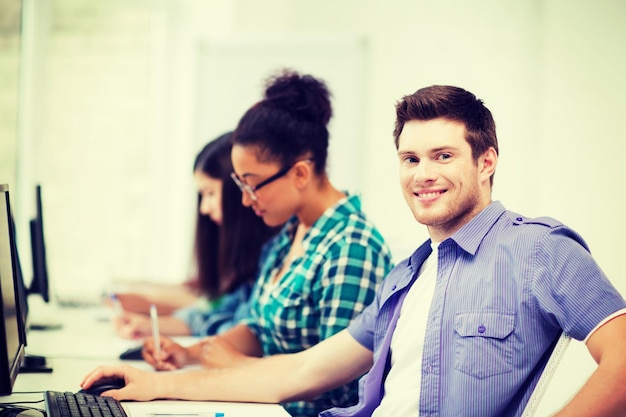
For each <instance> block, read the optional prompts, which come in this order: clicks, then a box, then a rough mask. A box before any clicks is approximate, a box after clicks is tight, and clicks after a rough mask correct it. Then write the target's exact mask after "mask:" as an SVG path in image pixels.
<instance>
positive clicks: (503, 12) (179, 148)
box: [20, 0, 626, 415]
mask: <svg viewBox="0 0 626 417" xmlns="http://www.w3.org/2000/svg"><path fill="white" fill-rule="evenodd" d="M28 1H32V0H28ZM53 3H54V5H55V7H50V8H48V9H47V10H44V11H43V12H42V13H41V16H39V17H38V19H39V22H40V23H42V24H43V26H42V25H40V26H38V27H40V28H41V27H49V34H48V36H47V37H45V38H44V39H41V38H40V43H44V44H45V48H44V47H41V45H39V48H38V49H37V50H38V51H39V53H38V54H36V56H35V58H36V59H35V60H34V61H35V62H31V65H33V68H36V69H33V68H31V72H30V77H31V78H32V80H33V82H36V83H37V85H38V87H39V88H38V89H37V91H36V92H34V93H32V94H36V95H37V98H38V100H37V103H38V104H37V110H36V111H32V114H33V119H32V120H29V121H27V123H30V126H37V129H35V130H36V134H34V133H31V135H30V136H27V137H25V138H24V140H25V141H26V142H27V143H28V144H30V145H28V146H24V149H27V150H31V151H32V152H34V153H36V154H37V155H30V154H29V155H24V160H30V161H39V164H38V165H37V166H26V167H24V166H22V168H21V172H22V174H23V175H22V176H23V178H29V179H28V180H27V181H26V184H22V185H24V187H30V184H31V182H33V181H41V182H43V184H44V189H45V193H46V195H45V199H46V201H45V203H46V207H45V208H44V209H45V210H46V213H45V214H46V227H47V230H46V232H47V238H48V246H49V248H50V250H49V263H50V267H51V270H52V274H51V277H52V279H53V280H54V282H53V286H54V288H55V291H56V292H57V293H58V295H59V296H72V295H76V293H77V291H79V292H80V293H81V296H85V294H86V293H87V294H89V293H91V294H94V295H95V296H97V295H98V294H99V293H100V291H102V290H103V289H106V287H107V285H109V282H110V280H111V279H112V278H113V277H114V276H124V277H152V278H153V279H156V280H162V281H167V280H178V279H182V278H183V277H184V275H185V273H186V268H187V262H188V259H189V250H190V233H191V227H192V222H193V208H194V207H193V203H194V195H193V193H194V191H193V184H192V182H191V173H190V169H191V164H192V161H193V156H194V153H195V151H196V150H197V149H198V148H199V145H198V144H199V143H201V142H203V141H205V140H207V139H208V138H206V137H204V133H205V132H200V131H199V129H198V126H199V123H198V120H197V119H196V117H198V115H197V111H198V109H197V104H198V97H197V96H196V94H197V91H198V86H197V84H196V81H197V80H198V79H200V78H199V74H197V73H196V71H197V69H198V61H197V51H198V48H199V45H200V44H201V43H202V42H206V41H207V40H210V41H211V42H217V43H219V42H224V43H228V42H230V41H232V40H233V39H241V38H247V39H257V38H272V39H285V38H289V39H298V38H306V39H311V38H315V37H316V36H319V37H323V38H324V39H333V37H335V38H336V39H346V38H350V39H354V38H357V39H363V42H364V52H363V61H364V62H363V68H362V80H363V81H362V91H361V92H360V93H361V96H362V97H363V108H362V110H361V111H362V118H361V119H360V121H359V122H358V126H356V127H355V129H357V130H358V131H359V132H360V135H359V146H355V147H354V149H353V152H351V153H350V154H346V155H341V156H340V159H341V158H345V159H346V160H348V159H349V160H357V159H358V161H359V167H358V168H357V169H358V170H359V174H360V175H359V180H358V181H357V182H356V183H355V184H356V185H355V188H356V190H355V191H356V192H360V193H361V194H362V196H363V201H364V205H365V209H366V211H367V212H368V213H369V214H370V216H371V217H372V219H373V220H374V221H375V223H376V224H377V225H378V227H379V228H380V229H381V231H382V232H383V235H384V236H385V237H386V238H387V239H388V241H389V243H390V245H391V246H392V249H393V252H394V254H395V256H396V258H397V259H400V258H402V257H404V256H406V255H408V253H410V251H411V250H412V249H413V248H414V247H415V246H416V245H417V244H418V243H420V242H421V241H422V240H423V239H425V238H426V233H425V231H424V229H423V228H422V227H420V226H419V225H417V224H416V223H415V221H414V220H413V219H412V216H411V215H410V213H409V210H408V209H407V208H406V205H405V203H404V201H403V199H402V197H401V193H400V190H399V187H398V185H397V167H396V159H395V149H394V147H393V140H392V137H391V132H392V129H393V122H394V111H393V106H394V103H395V101H396V100H397V99H398V98H400V97H401V96H402V95H405V94H408V93H412V92H413V91H415V90H416V89H418V88H420V87H422V86H426V85H430V84H435V83H437V84H457V85H459V86H462V87H464V88H467V89H469V90H470V91H473V92H474V93H476V94H477V95H478V96H479V97H480V98H482V99H483V100H484V101H485V103H486V104H487V106H488V107H489V108H490V109H491V110H492V112H493V114H494V116H495V118H496V123H497V127H498V133H499V138H500V147H501V157H500V165H499V167H498V171H497V174H496V179H495V190H494V198H496V199H500V200H502V201H503V203H504V204H505V205H506V206H507V207H508V208H510V209H512V210H515V211H519V212H522V213H524V214H527V215H530V216H536V215H551V216H553V217H557V218H559V219H561V220H563V221H564V222H566V223H567V224H569V225H571V226H573V227H574V228H575V229H577V230H578V231H579V232H581V233H582V234H583V236H584V237H585V238H586V239H587V241H588V243H589V245H590V246H591V250H592V252H593V254H594V255H595V256H596V258H597V259H598V261H599V262H600V264H601V265H602V267H603V268H604V270H605V271H606V273H607V274H608V275H609V277H610V278H611V280H612V281H613V282H614V284H615V285H616V286H617V287H618V288H619V289H620V290H621V291H622V292H624V293H626V260H625V259H626V257H625V256H624V253H625V250H624V249H625V244H624V242H623V239H621V235H622V234H623V232H624V231H626V220H625V218H624V216H623V214H622V213H625V212H626V199H624V198H622V197H621V194H622V192H623V191H622V190H623V186H624V183H625V179H626V164H624V163H623V162H622V161H621V157H622V155H624V153H625V152H624V151H625V150H626V149H625V148H626V145H625V144H624V133H623V132H624V129H623V126H622V119H623V115H624V114H626V104H625V101H624V100H623V97H624V96H625V93H626V83H625V82H624V76H623V74H626V68H625V67H626V50H625V49H624V47H623V40H624V39H625V38H626V25H624V24H623V22H624V21H626V3H625V2H623V1H621V0H599V1H594V2H590V1H571V0H544V1H541V0H533V1H525V2H502V1H496V0H478V1H472V2H468V1H464V0H448V1H441V2H432V1H417V0H392V1H386V2H378V1H374V0H369V1H363V0H351V1H347V0H346V1H342V2H336V1H334V0H317V1H299V2H294V1H292V0H264V1H258V0H213V1H204V0H179V1H176V2H173V1H171V2H170V1H163V0H155V1H142V0H137V1H133V2H127V1H122V0H111V1H109V2H104V3H98V2H95V3H94V2H86V1H84V0H55V1H54V2H53ZM85 21H87V22H89V24H86V23H84V22H85ZM81 22H83V23H81ZM37 68H38V69H39V70H37ZM42 68H43V69H45V70H42ZM259 81H261V80H259ZM260 93H261V91H260V88H259V91H258V92H257V94H259V95H260ZM338 106H340V103H338ZM27 133H28V131H27ZM331 140H333V141H339V140H342V137H340V136H337V137H335V136H334V137H332V138H331ZM34 145H37V146H34ZM338 181H341V179H338ZM29 193H30V189H28V190H26V191H22V193H21V195H22V196H24V195H28V194H29ZM20 202H21V206H22V207H21V209H22V210H21V212H22V213H27V212H28V211H29V210H30V209H29V207H28V198H25V197H22V198H21V199H20ZM77 282H81V284H82V285H85V286H86V287H87V288H88V290H86V291H85V290H77V288H78V286H77V285H76V284H77ZM571 352H572V353H571V354H568V355H569V356H567V357H566V358H565V360H564V361H565V362H564V366H563V367H562V369H563V370H564V371H563V372H566V371H571V370H572V369H576V370H580V371H577V372H575V375H571V374H565V373H564V374H562V375H560V374H559V375H557V376H556V377H555V378H556V379H555V381H557V382H555V384H554V386H556V387H560V388H562V390H560V391H557V392H555V393H552V394H551V395H550V396H549V399H548V401H546V405H545V409H544V410H542V413H545V414H541V415H546V414H547V410H549V409H551V408H555V407H558V405H559V404H560V403H561V402H562V401H563V400H564V398H565V397H567V396H568V395H569V393H570V392H571V391H572V390H573V389H575V388H576V386H577V384H579V383H580V382H579V381H581V380H582V378H583V377H584V375H585V374H586V373H588V372H590V371H591V370H592V369H593V363H590V362H589V359H588V355H586V352H585V350H584V347H581V346H576V345H574V347H573V348H572V349H571Z"/></svg>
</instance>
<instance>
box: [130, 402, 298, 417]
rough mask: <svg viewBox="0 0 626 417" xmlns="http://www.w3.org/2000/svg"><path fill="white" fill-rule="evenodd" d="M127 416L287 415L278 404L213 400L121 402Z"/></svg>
mask: <svg viewBox="0 0 626 417" xmlns="http://www.w3.org/2000/svg"><path fill="white" fill-rule="evenodd" d="M122 404H123V405H124V409H125V410H126V412H127V413H128V415H129V417H215V416H216V415H218V416H220V415H222V414H223V416H224V417H250V416H254V417H289V413H287V412H286V411H285V409H284V408H283V407H281V406H280V405H278V404H257V403H230V402H215V401H147V402H123V403H122Z"/></svg>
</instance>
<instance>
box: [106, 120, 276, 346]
mask: <svg viewBox="0 0 626 417" xmlns="http://www.w3.org/2000/svg"><path fill="white" fill-rule="evenodd" d="M231 136H232V132H229V133H226V134H223V135H222V136H220V137H218V138H217V139H215V140H213V141H211V142H209V143H208V144H207V145H206V146H204V148H203V149H202V150H201V151H200V153H199V154H198V155H197V156H196V159H195V162H194V169H193V175H194V179H195V182H196V186H197V189H198V211H197V213H198V214H197V220H196V232H195V247H194V258H195V263H196V269H197V270H196V271H195V272H196V276H197V279H195V280H194V281H195V282H196V283H195V284H194V286H195V287H198V291H199V292H200V293H201V296H200V297H199V298H198V299H197V301H196V302H195V303H194V304H193V305H190V306H188V307H183V308H179V309H177V310H175V311H174V312H173V313H172V314H171V315H162V316H159V329H160V332H162V333H163V334H166V335H193V336H209V335H214V334H218V333H220V332H222V331H224V330H227V329H229V328H231V327H233V326H234V325H235V324H236V323H237V322H238V320H239V319H240V318H241V317H240V316H241V315H242V314H244V315H245V313H246V312H247V311H246V310H245V309H244V308H243V307H244V306H245V303H246V302H247V300H248V298H249V295H250V292H251V289H252V286H253V284H254V282H255V281H256V278H257V276H258V268H259V258H260V256H261V251H262V246H263V245H264V244H265V243H266V242H267V241H268V239H269V238H270V237H271V236H273V235H275V234H276V232H277V231H278V228H275V227H272V226H267V225H266V224H265V223H264V222H263V221H262V220H261V219H259V218H258V217H257V216H256V215H255V214H254V212H253V211H252V210H250V209H249V208H247V207H244V206H242V205H241V193H240V191H239V189H238V188H237V186H236V185H235V184H234V183H233V182H232V180H231V178H230V173H231V172H232V169H233V168H232V163H231V159H230V153H231V148H232V143H231ZM118 297H119V298H121V300H122V302H123V300H124V298H123V297H124V294H118ZM115 323H116V328H117V331H118V334H120V335H121V336H122V337H126V338H143V337H146V336H149V335H150V334H151V326H150V317H149V316H148V315H146V314H138V313H132V312H128V311H127V312H125V313H124V314H123V315H122V316H121V317H118V318H117V319H116V321H115Z"/></svg>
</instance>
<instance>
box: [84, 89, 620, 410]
mask: <svg viewBox="0 0 626 417" xmlns="http://www.w3.org/2000/svg"><path fill="white" fill-rule="evenodd" d="M396 114H397V120H396V128H395V132H394V136H395V140H396V147H397V149H398V158H399V165H400V181H401V184H402V188H403V192H404V197H405V199H406V201H407V204H408V206H409V208H410V209H411V211H412V212H413V215H414V216H415V218H416V220H417V221H418V222H420V223H422V224H424V225H425V226H426V227H427V229H428V232H429V235H430V239H429V240H428V241H426V242H424V244H423V245H421V246H420V247H419V248H417V250H416V251H415V252H414V253H413V254H412V255H411V256H410V257H409V258H408V259H406V260H405V261H403V262H401V263H400V264H399V265H398V266H396V267H395V268H394V269H393V270H392V272H391V273H390V274H389V275H388V277H387V278H386V279H385V280H384V281H383V283H382V284H381V287H380V289H379V290H378V292H377V294H376V298H375V300H374V302H373V303H372V304H370V305H369V306H368V307H367V308H366V309H365V310H364V311H363V312H362V313H361V314H360V315H359V316H358V317H357V318H355V319H354V320H353V321H352V322H351V324H350V325H349V327H348V328H347V329H346V330H343V331H342V332H340V333H337V334H336V335H334V336H332V337H330V338H328V339H326V340H324V341H322V342H321V343H319V344H317V345H315V346H313V347H312V348H309V349H307V350H305V351H302V352H299V353H296V354H288V355H280V356H273V357H269V358H266V359H262V360H258V361H255V362H254V363H251V364H250V365H249V366H248V365H244V366H240V367H237V368H231V369H222V370H216V371H207V370H202V371H190V372H183V373H175V374H167V373H161V374H158V375H154V374H153V373H145V372H142V371H139V370H136V369H133V368H130V367H102V368H98V369H96V370H94V371H93V372H92V373H91V374H90V375H88V376H87V377H86V379H85V381H83V386H84V387H87V388H88V387H89V386H90V385H91V384H93V383H94V382H95V381H97V380H98V379H100V378H102V377H106V376H113V375H115V376H123V377H124V378H125V379H126V387H125V388H123V389H121V390H115V391H110V392H109V394H110V395H112V396H113V397H115V398H117V399H137V400H149V399H153V398H181V399H189V400H199V399H206V400H231V401H259V402H280V401H284V400H286V399H296V398H315V397H316V396H317V395H319V394H320V393H322V392H325V391H327V390H329V389H332V388H334V387H337V386H340V385H341V384H343V383H345V382H346V381H350V380H352V379H354V378H356V377H358V376H359V375H362V374H364V373H366V372H367V375H366V376H365V377H364V378H362V379H361V381H360V383H361V387H360V390H359V394H360V398H359V403H358V404H355V405H354V406H352V407H349V408H341V409H339V408H335V409H331V410H327V411H325V412H323V413H321V416H324V417H338V416H353V417H355V416H359V417H365V416H374V417H386V416H394V417H404V416H407V417H408V416H420V417H424V416H429V417H431V416H432V417H434V416H441V417H447V416H464V417H472V416H474V417H489V416H492V417H496V416H498V417H503V416H504V417H517V416H520V415H521V414H522V413H523V411H524V409H525V407H526V405H527V403H528V400H529V398H530V395H531V394H532V392H533V390H534V388H535V387H536V385H537V381H538V380H539V377H540V376H541V374H542V372H543V370H544V368H545V366H546V362H547V360H548V358H549V356H550V354H551V352H552V349H553V347H554V344H555V342H556V341H557V339H558V338H559V336H560V334H561V333H562V332H565V333H567V334H568V335H570V336H571V337H572V338H574V339H577V340H582V341H584V342H585V343H586V346H587V348H588V349H589V352H590V354H591V355H592V357H593V358H594V359H595V360H596V362H597V363H598V367H597V370H596V371H595V372H594V373H593V374H592V375H591V377H590V379H589V381H588V382H587V383H586V384H585V385H584V386H583V387H582V389H581V390H580V391H579V392H578V393H577V394H576V396H575V397H574V398H572V399H571V400H570V401H569V403H568V404H567V405H566V406H565V407H564V409H563V410H561V411H560V412H559V413H558V414H557V415H558V416H561V417H564V416H585V417H594V416H605V417H608V416H623V415H624V410H626V384H624V383H623V381H624V379H625V378H626V314H625V313H626V302H625V301H624V298H623V297H622V296H621V295H620V294H619V293H618V291H617V290H616V289H615V288H614V287H613V286H612V285H611V283H610V282H609V280H608V279H607V277H606V276H605V275H604V274H603V272H602V270H601V269H600V267H599V266H598V265H597V263H596V262H595V261H594V260H593V258H592V257H591V255H590V253H589V251H588V248H587V246H586V244H585V242H584V241H583V239H582V238H581V237H580V236H579V235H578V234H577V233H576V232H574V231H573V230H572V229H570V228H568V227H567V226H565V225H563V224H562V223H560V222H559V221H557V220H555V219H552V218H549V217H541V218H528V217H525V216H523V215H521V214H517V213H514V212H511V211H508V210H506V209H505V208H504V206H503V205H502V204H501V203H500V202H497V201H492V199H491V188H492V184H493V176H494V172H495V170H496V166H497V162H498V143H497V137H496V130H495V123H494V121H493V118H492V116H491V112H490V111H489V110H488V109H487V108H486V107H485V106H484V104H483V102H482V101H481V100H479V99H477V98H476V97H475V96H474V95H473V94H472V93H470V92H468V91H466V90H463V89H461V88H458V87H451V86H432V87H427V88H424V89H421V90H418V91H417V92H415V93H414V94H411V95H408V96H406V97H404V98H403V99H402V100H400V102H399V103H398V104H397V106H396ZM225 348H227V347H225Z"/></svg>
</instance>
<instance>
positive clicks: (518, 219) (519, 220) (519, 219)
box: [515, 217, 524, 222]
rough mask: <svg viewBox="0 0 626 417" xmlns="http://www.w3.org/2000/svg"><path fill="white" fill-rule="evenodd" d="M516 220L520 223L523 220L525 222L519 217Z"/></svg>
mask: <svg viewBox="0 0 626 417" xmlns="http://www.w3.org/2000/svg"><path fill="white" fill-rule="evenodd" d="M515 220H517V221H518V222H521V221H522V220H524V219H522V218H521V217H518V218H516V219H515Z"/></svg>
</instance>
